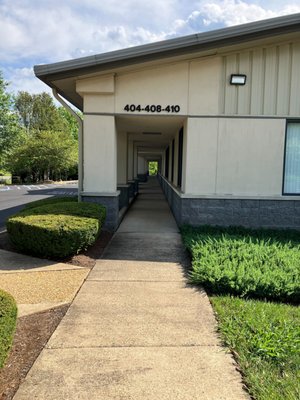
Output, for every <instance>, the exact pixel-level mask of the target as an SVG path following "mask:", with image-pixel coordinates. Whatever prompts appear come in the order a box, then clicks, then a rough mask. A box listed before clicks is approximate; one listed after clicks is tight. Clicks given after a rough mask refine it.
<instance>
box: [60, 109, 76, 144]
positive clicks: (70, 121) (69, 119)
mask: <svg viewBox="0 0 300 400" xmlns="http://www.w3.org/2000/svg"><path fill="white" fill-rule="evenodd" d="M57 111H58V113H59V114H60V116H61V117H62V118H63V119H64V120H65V121H66V123H67V125H68V129H69V131H70V132H71V134H72V136H73V138H74V139H76V140H77V139H78V123H77V121H76V118H74V117H73V115H71V114H70V113H69V111H67V110H66V109H65V108H64V107H58V109H57ZM77 114H78V116H79V117H80V118H82V113H81V112H80V111H77Z"/></svg>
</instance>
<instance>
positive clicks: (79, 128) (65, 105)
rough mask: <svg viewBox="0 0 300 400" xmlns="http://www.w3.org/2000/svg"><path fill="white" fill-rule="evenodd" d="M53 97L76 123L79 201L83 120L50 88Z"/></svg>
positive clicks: (81, 182)
mask: <svg viewBox="0 0 300 400" xmlns="http://www.w3.org/2000/svg"><path fill="white" fill-rule="evenodd" d="M52 93H53V96H54V97H55V98H56V100H57V101H58V102H59V103H60V104H61V105H62V106H63V107H64V108H65V109H66V110H67V111H68V112H69V113H70V114H71V115H73V117H74V118H75V119H76V121H77V123H78V201H81V197H82V196H81V193H82V192H83V120H82V119H81V118H80V117H79V115H77V114H76V112H75V111H74V110H72V108H71V107H70V106H69V105H68V104H67V103H66V102H65V101H64V99H62V98H61V97H60V96H59V95H58V93H57V90H56V89H54V88H52Z"/></svg>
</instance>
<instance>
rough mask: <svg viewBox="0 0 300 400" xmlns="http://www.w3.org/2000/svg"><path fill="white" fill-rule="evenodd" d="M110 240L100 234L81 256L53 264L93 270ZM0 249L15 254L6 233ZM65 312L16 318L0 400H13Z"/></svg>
mask: <svg viewBox="0 0 300 400" xmlns="http://www.w3.org/2000/svg"><path fill="white" fill-rule="evenodd" d="M111 238H112V233H110V232H101V234H100V236H99V238H98V240H97V241H96V243H95V244H94V245H93V246H91V247H90V248H89V249H88V250H86V251H85V252H83V253H82V254H78V255H75V256H73V257H69V258H67V259H59V260H55V261H59V262H64V263H67V264H72V265H76V266H80V267H86V268H93V266H94V265H95V263H96V260H97V259H99V258H101V256H102V254H103V251H104V249H105V247H106V246H107V244H108V243H109V242H110V240H111ZM0 249H4V250H7V251H13V252H17V250H16V249H15V248H14V246H13V245H12V244H11V243H10V242H9V238H8V234H7V233H6V232H4V233H1V234H0ZM68 308H69V305H63V306H60V307H56V308H53V309H51V310H47V311H43V312H39V313H36V314H32V315H27V316H24V317H20V318H18V321H17V328H16V333H15V336H14V342H13V346H12V349H11V352H10V355H9V357H8V359H7V360H6V363H5V366H4V367H3V368H2V369H1V370H0V400H10V399H12V398H13V396H14V394H15V393H16V391H17V389H18V387H19V386H20V384H21V383H22V382H23V380H24V379H25V377H26V375H27V373H28V371H29V370H30V368H31V366H32V364H33V363H34V361H35V360H36V358H37V357H38V355H39V354H40V352H41V351H42V350H43V348H44V347H45V345H46V343H47V342H48V340H49V338H50V337H51V335H52V333H53V332H54V330H55V329H56V327H57V325H58V324H59V322H60V321H61V319H62V318H63V316H64V315H65V313H66V312H67V310H68Z"/></svg>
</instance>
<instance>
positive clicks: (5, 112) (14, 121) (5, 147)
mask: <svg viewBox="0 0 300 400" xmlns="http://www.w3.org/2000/svg"><path fill="white" fill-rule="evenodd" d="M7 86H8V83H7V82H5V81H4V79H3V77H2V73H1V71H0V168H5V166H6V160H7V157H8V156H9V155H10V154H11V152H12V151H13V150H14V148H16V147H17V146H18V145H19V144H20V143H21V142H22V139H23V138H24V132H23V130H22V128H21V127H20V125H19V122H18V117H17V115H16V114H15V113H14V112H13V98H12V96H11V95H10V94H9V93H7V91H6V88H7Z"/></svg>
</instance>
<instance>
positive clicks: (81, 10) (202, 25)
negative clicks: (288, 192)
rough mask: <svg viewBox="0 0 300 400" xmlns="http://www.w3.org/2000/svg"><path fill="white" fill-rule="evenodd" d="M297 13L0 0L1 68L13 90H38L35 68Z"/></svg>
mask: <svg viewBox="0 0 300 400" xmlns="http://www.w3.org/2000/svg"><path fill="white" fill-rule="evenodd" d="M295 12H300V0H297V1H293V2H290V1H289V0H278V1H271V0H264V1H263V0H261V1H260V0H200V1H199V0H189V1H188V0H164V1H161V0H152V1H151V2H150V1H148V2H141V1H140V0H126V1H119V0H101V1H100V0H85V1H84V2H83V1H82V0H51V2H49V1H46V0H14V2H13V3H12V1H11V0H0V21H1V23H0V37H1V41H0V60H1V63H2V66H0V68H2V69H3V70H4V76H5V78H6V79H8V80H10V81H12V82H13V83H12V85H11V88H13V89H14V90H28V91H31V92H33V91H42V90H46V89H47V86H46V85H44V84H42V83H41V82H39V81H38V80H37V79H36V78H35V77H34V74H33V72H32V66H33V65H34V64H41V63H51V62H56V61H62V60H66V59H70V58H77V57H82V56H88V55H91V54H96V53H102V52H106V51H111V50H116V49H120V48H125V47H130V46H135V45H140V44H144V43H149V42H154V41H159V40H163V39H167V38H171V37H175V36H179V35H186V34H191V33H194V32H201V31H205V30H207V29H216V28H220V27H223V26H230V25H236V24H241V23H246V22H251V21H254V20H259V19H265V18H271V17H275V16H278V15H283V14H290V13H295ZM29 71H30V73H29Z"/></svg>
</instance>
